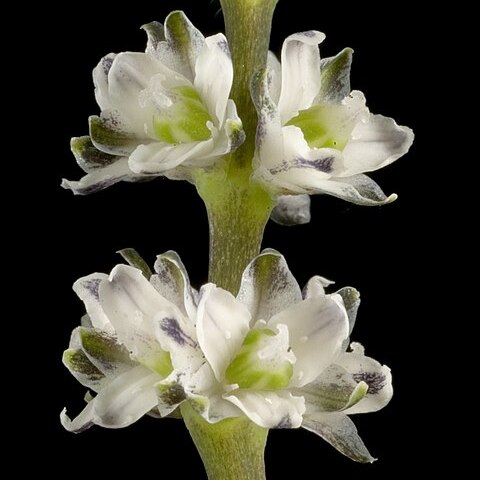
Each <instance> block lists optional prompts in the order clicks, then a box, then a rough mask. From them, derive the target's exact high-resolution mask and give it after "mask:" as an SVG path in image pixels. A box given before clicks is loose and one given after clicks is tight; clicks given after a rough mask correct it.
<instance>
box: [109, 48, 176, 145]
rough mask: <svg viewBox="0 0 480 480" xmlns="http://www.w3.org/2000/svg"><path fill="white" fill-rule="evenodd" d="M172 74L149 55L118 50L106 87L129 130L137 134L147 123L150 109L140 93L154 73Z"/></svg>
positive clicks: (149, 122)
mask: <svg viewBox="0 0 480 480" xmlns="http://www.w3.org/2000/svg"><path fill="white" fill-rule="evenodd" d="M158 74H162V75H163V76H164V77H173V76H174V73H173V72H172V71H171V70H168V69H167V68H166V67H165V66H163V65H162V64H161V63H160V62H159V61H157V60H156V59H155V58H154V57H152V56H151V55H147V54H146V53H139V52H125V53H120V54H118V55H117V56H116V57H115V59H114V61H113V64H112V67H111V68H110V71H109V73H108V91H109V94H110V101H111V103H112V105H113V107H114V108H115V109H116V110H118V111H119V112H120V113H121V115H122V117H123V118H124V119H125V121H126V122H127V125H128V127H129V130H130V131H132V132H134V133H136V134H137V135H138V136H139V137H140V138H143V137H145V128H146V126H148V125H150V124H151V121H152V118H153V111H152V110H151V109H150V108H149V106H148V105H149V104H148V102H147V103H146V102H145V101H142V99H143V97H142V96H141V93H142V92H143V91H145V90H147V89H148V87H149V86H150V84H151V80H152V78H153V77H154V76H156V75H158Z"/></svg>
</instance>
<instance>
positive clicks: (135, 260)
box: [117, 248, 152, 280]
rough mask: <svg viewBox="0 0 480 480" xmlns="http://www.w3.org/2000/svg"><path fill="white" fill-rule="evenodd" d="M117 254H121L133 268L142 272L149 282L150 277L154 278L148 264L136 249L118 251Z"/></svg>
mask: <svg viewBox="0 0 480 480" xmlns="http://www.w3.org/2000/svg"><path fill="white" fill-rule="evenodd" d="M117 253H118V254H120V255H121V256H122V257H123V259H124V260H126V261H127V262H128V264H129V265H130V266H131V267H134V268H137V269H138V270H140V271H141V272H142V273H143V276H144V277H145V278H146V279H147V280H150V277H151V276H152V271H151V270H150V267H149V266H148V264H147V262H146V261H145V260H144V259H143V258H142V257H141V256H140V254H139V253H138V252H137V251H136V250H135V249H134V248H122V249H121V250H118V251H117Z"/></svg>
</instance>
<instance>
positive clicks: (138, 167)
mask: <svg viewBox="0 0 480 480" xmlns="http://www.w3.org/2000/svg"><path fill="white" fill-rule="evenodd" d="M213 145H214V142H213V139H211V138H210V139H208V140H205V141H203V142H188V143H180V144H168V143H163V142H155V143H150V144H148V145H139V146H138V147H137V148H136V150H135V151H134V152H133V153H132V154H131V155H130V159H129V166H130V169H131V170H132V171H133V172H136V173H137V174H145V175H152V174H154V175H162V174H164V173H165V172H166V171H168V170H171V169H173V168H175V167H177V166H179V165H181V164H182V163H184V162H186V161H187V160H189V159H193V160H198V157H201V156H206V155H207V154H208V153H210V152H211V151H212V149H213ZM198 166H199V167H200V166H202V165H201V164H200V165H198Z"/></svg>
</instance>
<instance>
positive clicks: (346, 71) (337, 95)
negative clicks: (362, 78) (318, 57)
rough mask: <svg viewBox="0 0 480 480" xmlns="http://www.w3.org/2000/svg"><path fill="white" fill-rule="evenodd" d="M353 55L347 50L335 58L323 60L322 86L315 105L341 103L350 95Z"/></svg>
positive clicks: (321, 65) (351, 51) (321, 68)
mask: <svg viewBox="0 0 480 480" xmlns="http://www.w3.org/2000/svg"><path fill="white" fill-rule="evenodd" d="M352 53H353V50H352V49H351V48H345V49H343V50H342V51H341V52H340V53H339V54H337V55H335V56H334V57H329V58H322V61H321V64H320V70H321V74H322V85H321V87H320V92H319V94H318V97H317V98H316V99H315V102H314V103H334V104H335V103H340V102H341V101H342V100H343V99H344V98H345V97H346V96H347V95H348V94H349V93H350V69H351V67H352Z"/></svg>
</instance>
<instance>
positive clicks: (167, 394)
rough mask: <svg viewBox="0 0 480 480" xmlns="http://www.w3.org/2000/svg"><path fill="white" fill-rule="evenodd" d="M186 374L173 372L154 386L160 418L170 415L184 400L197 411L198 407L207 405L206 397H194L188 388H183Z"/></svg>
mask: <svg viewBox="0 0 480 480" xmlns="http://www.w3.org/2000/svg"><path fill="white" fill-rule="evenodd" d="M187 374H188V373H187V372H183V371H174V372H172V373H171V374H170V375H169V376H168V377H167V378H166V379H165V380H162V381H160V382H158V383H156V384H155V389H156V392H157V396H158V411H159V413H160V416H162V417H166V416H167V415H170V414H171V413H172V412H173V411H174V410H175V409H176V408H177V407H178V406H179V405H181V404H182V403H183V402H184V401H186V400H188V401H190V402H191V403H192V405H194V404H196V406H197V409H198V408H199V407H200V405H202V406H204V407H205V408H206V405H208V402H209V401H208V397H205V396H203V395H196V394H195V393H193V392H192V391H191V390H189V389H188V388H185V378H184V377H185V375H187ZM187 381H188V380H187ZM202 409H203V408H202Z"/></svg>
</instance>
